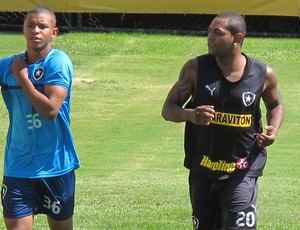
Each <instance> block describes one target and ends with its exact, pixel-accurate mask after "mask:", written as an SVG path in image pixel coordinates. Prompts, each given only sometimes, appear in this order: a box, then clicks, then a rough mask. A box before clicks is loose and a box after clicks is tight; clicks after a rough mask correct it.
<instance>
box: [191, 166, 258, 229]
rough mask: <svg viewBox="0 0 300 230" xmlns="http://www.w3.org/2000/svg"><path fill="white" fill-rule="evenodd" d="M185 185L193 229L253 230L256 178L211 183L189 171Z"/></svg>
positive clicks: (255, 217) (256, 189) (255, 215)
mask: <svg viewBox="0 0 300 230" xmlns="http://www.w3.org/2000/svg"><path fill="white" fill-rule="evenodd" d="M189 185H190V199H191V204H192V209H193V213H192V219H193V225H194V229H197V230H199V229H201V230H215V229H223V228H224V229H244V230H245V229H251V230H255V229H256V224H257V221H256V220H257V212H256V198H257V192H258V184H257V178H256V177H234V178H231V179H227V180H220V181H211V180H210V179H209V178H208V177H207V176H204V175H200V174H199V173H198V172H193V171H191V172H190V175H189Z"/></svg>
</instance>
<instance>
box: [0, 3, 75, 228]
mask: <svg viewBox="0 0 300 230" xmlns="http://www.w3.org/2000/svg"><path fill="white" fill-rule="evenodd" d="M23 32H24V36H25V38H26V42H27V50H26V51H25V52H23V53H21V54H17V55H13V56H11V57H8V58H4V59H0V84H1V91H2V96H3V99H4V101H5V104H6V107H7V109H8V112H9V121H10V123H9V129H8V133H7V138H6V148H5V158H4V177H3V185H2V204H3V213H4V221H5V224H6V227H7V229H32V228H33V219H34V218H33V217H34V215H35V214H38V213H43V214H46V215H47V217H48V223H49V226H50V228H51V229H56V230H57V229H63V230H68V229H73V221H72V216H73V210H74V193H75V174H74V170H75V169H77V168H79V167H80V162H79V159H78V156H77V153H76V150H75V147H74V140H73V137H72V133H71V130H70V103H71V92H72V78H73V65H72V62H71V60H70V59H69V57H68V56H67V55H66V54H65V53H64V52H63V51H60V50H57V49H53V48H52V47H51V40H52V39H53V38H55V37H56V36H57V34H58V28H57V27H56V17H55V15H54V13H53V12H52V11H51V10H49V9H47V8H44V7H36V8H34V9H33V10H31V11H29V12H28V13H27V15H26V17H25V20H24V28H23Z"/></svg>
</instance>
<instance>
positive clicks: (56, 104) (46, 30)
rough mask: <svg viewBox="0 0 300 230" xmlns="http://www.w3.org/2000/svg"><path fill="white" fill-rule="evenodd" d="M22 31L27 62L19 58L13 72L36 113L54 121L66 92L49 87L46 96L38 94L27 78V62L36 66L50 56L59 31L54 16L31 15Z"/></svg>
mask: <svg viewBox="0 0 300 230" xmlns="http://www.w3.org/2000/svg"><path fill="white" fill-rule="evenodd" d="M23 31H24V35H25V38H26V41H27V54H28V56H27V59H26V58H25V57H22V56H19V57H18V58H16V59H15V60H14V61H13V63H12V65H11V69H12V71H13V73H14V76H15V77H16V80H17V81H18V83H19V84H20V86H21V87H22V89H23V90H24V92H25V94H26V95H27V97H28V99H29V100H30V102H31V104H32V105H33V106H34V107H35V109H36V110H37V111H38V112H39V113H40V114H42V115H44V116H45V117H47V118H48V119H50V120H52V119H54V118H55V117H56V116H57V114H58V112H59V109H60V107H61V105H62V103H63V100H64V99H65V97H66V95H67V91H66V90H65V89H64V88H63V87H60V86H56V85H46V86H45V94H42V93H40V92H39V91H37V90H35V88H34V86H33V84H32V83H31V82H30V80H29V79H28V77H27V73H28V70H27V62H28V63H34V62H36V61H38V60H40V59H43V58H44V57H45V56H46V55H47V54H48V53H49V51H50V50H51V40H52V39H53V38H54V37H56V36H57V34H58V29H57V27H55V25H54V19H53V17H52V16H51V15H49V14H44V13H43V14H37V13H31V14H29V15H28V16H27V18H26V20H25V22H24V28H23Z"/></svg>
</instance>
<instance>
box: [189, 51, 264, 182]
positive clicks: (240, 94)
mask: <svg viewBox="0 0 300 230" xmlns="http://www.w3.org/2000/svg"><path fill="white" fill-rule="evenodd" d="M245 57H246V59H247V65H246V66H247V67H246V69H245V71H244V75H243V76H242V78H241V79H240V80H239V81H238V82H234V83H232V82H229V81H228V80H227V79H226V78H225V77H224V76H223V74H222V72H221V70H220V69H219V67H218V65H217V63H216V60H215V57H214V56H212V55H209V54H206V55H202V56H199V57H197V60H198V77H197V87H196V92H195V94H194V95H193V99H192V100H191V101H190V102H189V103H188V104H187V105H186V108H195V107H197V106H200V105H213V106H214V108H215V118H214V120H212V122H211V124H210V125H209V126H200V125H194V124H192V123H191V122H186V126H185V144H184V147H185V162H184V165H185V167H187V168H189V169H191V170H199V171H200V172H204V173H208V174H209V175H210V176H211V177H212V178H213V179H226V178H228V177H230V176H233V175H234V176H237V175H249V176H261V175H262V171H263V168H264V166H265V163H266V157H267V156H266V150H265V149H260V148H258V147H257V145H256V134H257V133H260V132H262V125H261V110H260V99H261V94H262V89H263V85H264V82H265V79H266V65H264V64H263V63H261V62H259V61H257V60H255V59H253V58H250V57H248V56H246V55H245Z"/></svg>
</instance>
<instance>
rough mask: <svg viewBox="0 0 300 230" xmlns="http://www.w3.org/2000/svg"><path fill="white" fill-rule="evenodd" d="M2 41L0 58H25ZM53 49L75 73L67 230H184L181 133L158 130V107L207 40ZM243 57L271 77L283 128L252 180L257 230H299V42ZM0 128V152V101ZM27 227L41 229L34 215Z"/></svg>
mask: <svg viewBox="0 0 300 230" xmlns="http://www.w3.org/2000/svg"><path fill="white" fill-rule="evenodd" d="M0 40H1V43H0V58H2V57H5V56H8V55H10V54H13V53H16V52H21V51H22V50H24V49H25V41H24V39H23V36H22V35H21V34H8V33H1V34H0ZM53 46H54V47H56V48H60V49H63V50H65V51H66V52H67V53H68V54H69V55H70V56H71V58H72V60H73V62H74V66H75V80H76V81H75V84H74V91H73V101H72V112H71V117H72V123H71V124H72V129H73V134H74V138H75V141H76V147H77V150H78V154H79V156H80V158H81V163H82V168H81V169H79V170H77V190H76V208H75V215H74V225H75V229H76V230H96V229H97V230H98V229H99V230H109V229H111V230H116V229H122V230H129V229H133V230H135V229H137V230H139V229H141V230H142V229H146V230H167V229H172V230H174V229H176V230H187V229H192V225H191V217H190V216H191V208H190V203H189V195H188V185H187V176H188V171H187V170H186V169H185V168H184V167H183V166H182V165H183V155H184V154H183V127H184V126H183V125H184V124H175V123H170V122H166V121H164V120H163V119H162V117H161V107H162V104H163V101H164V99H165V97H166V94H167V92H168V91H169V89H170V87H171V86H172V84H173V83H174V82H175V80H176V79H177V77H178V74H179V71H180V69H181V67H182V65H183V64H184V62H185V61H187V60H188V59H189V58H192V57H195V56H197V55H200V54H203V53H206V52H207V46H206V38H204V37H197V36H175V35H145V34H122V33H107V34H101V33H70V34H63V35H60V36H59V37H57V38H56V39H55V40H54V41H53ZM243 51H244V52H245V53H247V54H249V55H251V56H253V57H255V58H258V59H260V60H261V61H264V62H266V63H267V64H270V65H271V66H272V67H273V68H274V69H275V71H276V72H277V73H278V76H279V87H280V89H281V92H282V96H283V98H284V102H285V106H286V119H285V123H284V124H283V126H282V129H281V131H280V133H279V136H278V139H277V141H276V143H275V144H274V145H272V146H271V147H269V159H268V163H267V167H266V169H265V172H264V176H263V177H261V178H260V180H259V184H260V193H259V198H258V212H259V228H258V229H260V230H272V229H274V230H282V229H285V230H297V229H300V201H299V194H300V156H299V149H300V144H299V128H300V127H299V126H300V123H299V113H300V109H299V98H300V92H299V88H300V79H299V74H300V68H299V67H300V65H299V64H300V58H299V53H300V39H279V38H278V39H271V38H269V39H267V38H246V41H245V43H244V47H243ZM0 118H1V119H0V122H1V129H0V144H1V145H0V146H1V148H2V149H4V145H5V134H6V129H7V113H6V110H5V108H4V105H3V102H2V101H1V102H0ZM1 152H3V151H1ZM2 154H3V153H2ZM0 159H1V161H0V164H1V165H0V166H1V167H0V169H1V173H2V164H3V162H2V159H3V156H2V157H1V158H0ZM0 211H1V210H0ZM35 224H36V227H35V229H37V230H42V229H47V224H46V219H45V217H44V216H42V215H40V216H37V217H36V223H35ZM0 229H4V225H3V223H2V222H0Z"/></svg>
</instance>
